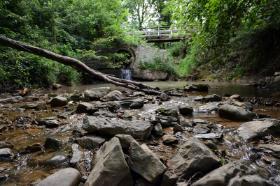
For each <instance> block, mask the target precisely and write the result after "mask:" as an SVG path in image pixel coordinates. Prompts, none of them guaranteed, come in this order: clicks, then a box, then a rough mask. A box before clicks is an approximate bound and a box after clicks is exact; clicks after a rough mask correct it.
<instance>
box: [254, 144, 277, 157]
mask: <svg viewBox="0 0 280 186" xmlns="http://www.w3.org/2000/svg"><path fill="white" fill-rule="evenodd" d="M258 148H260V149H263V150H264V151H266V152H269V153H271V154H272V155H273V156H275V157H277V158H280V145H277V144H259V145H258Z"/></svg>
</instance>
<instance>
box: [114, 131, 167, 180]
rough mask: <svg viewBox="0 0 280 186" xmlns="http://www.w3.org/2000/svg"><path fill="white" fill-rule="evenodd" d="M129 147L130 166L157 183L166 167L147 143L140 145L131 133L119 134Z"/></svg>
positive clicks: (123, 143)
mask: <svg viewBox="0 0 280 186" xmlns="http://www.w3.org/2000/svg"><path fill="white" fill-rule="evenodd" d="M117 137H118V138H119V139H120V141H121V143H122V146H123V148H124V149H127V155H128V164H129V167H130V168H131V169H132V170H133V171H134V172H136V173H137V174H139V175H140V176H142V177H143V178H144V179H145V180H147V181H148V182H150V183H155V182H156V181H157V180H158V178H159V177H160V176H161V175H162V174H163V173H164V171H165V169H166V167H165V165H164V164H163V163H162V162H161V161H160V159H159V158H158V157H157V156H156V155H155V154H154V153H153V152H152V151H151V150H150V149H149V147H148V146H147V145H145V144H142V145H140V144H139V143H138V142H137V141H136V140H135V139H133V138H132V137H131V136H129V135H117Z"/></svg>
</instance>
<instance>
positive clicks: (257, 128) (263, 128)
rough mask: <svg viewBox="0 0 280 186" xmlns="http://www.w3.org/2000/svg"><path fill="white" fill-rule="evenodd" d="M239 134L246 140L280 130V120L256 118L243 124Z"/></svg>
mask: <svg viewBox="0 0 280 186" xmlns="http://www.w3.org/2000/svg"><path fill="white" fill-rule="evenodd" d="M237 131H238V135H239V136H240V137H241V138H242V139H243V140H245V141H248V140H253V139H256V138H259V137H262V136H265V135H268V134H273V133H276V132H277V131H278V132H279V131H280V121H279V120H276V119H262V120H255V121H250V122H246V123H243V124H241V126H240V127H239V128H238V130H237Z"/></svg>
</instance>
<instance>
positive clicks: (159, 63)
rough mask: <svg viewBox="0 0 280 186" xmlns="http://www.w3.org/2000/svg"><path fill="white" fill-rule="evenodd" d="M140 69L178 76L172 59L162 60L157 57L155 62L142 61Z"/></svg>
mask: <svg viewBox="0 0 280 186" xmlns="http://www.w3.org/2000/svg"><path fill="white" fill-rule="evenodd" d="M140 69H142V70H152V71H161V72H167V73H168V74H170V75H176V71H175V68H174V65H173V64H172V61H171V60H170V58H168V59H166V60H162V59H161V58H159V57H156V58H154V60H153V61H149V62H147V61H146V62H145V61H142V62H140Z"/></svg>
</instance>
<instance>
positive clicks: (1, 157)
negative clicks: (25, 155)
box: [0, 148, 14, 161]
mask: <svg viewBox="0 0 280 186" xmlns="http://www.w3.org/2000/svg"><path fill="white" fill-rule="evenodd" d="M13 158H14V153H13V151H12V149H10V148H3V149H0V161H11V160H12V159H13Z"/></svg>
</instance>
